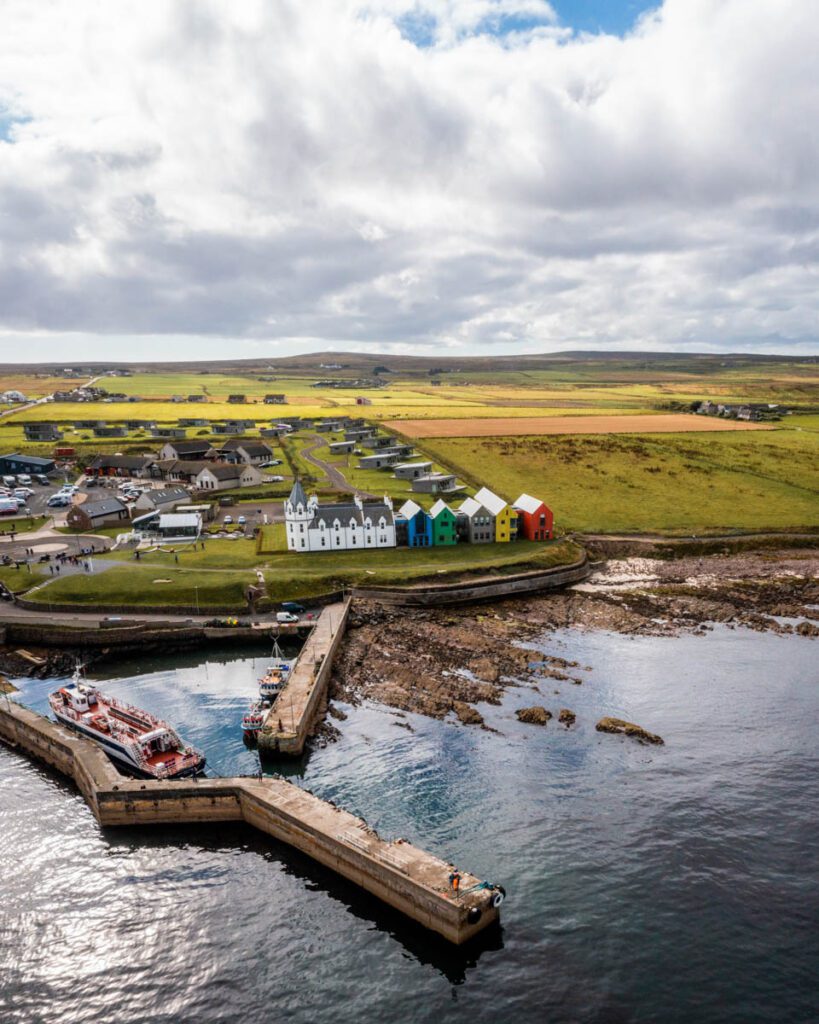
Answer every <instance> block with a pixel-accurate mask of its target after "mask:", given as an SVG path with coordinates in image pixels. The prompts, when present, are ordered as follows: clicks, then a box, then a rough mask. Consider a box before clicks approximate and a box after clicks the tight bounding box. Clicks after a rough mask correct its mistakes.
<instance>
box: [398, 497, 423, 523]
mask: <svg viewBox="0 0 819 1024" xmlns="http://www.w3.org/2000/svg"><path fill="white" fill-rule="evenodd" d="M420 511H421V506H420V505H416V504H415V502H414V501H413V500H412V498H410V499H409V500H408V501H405V502H404V504H403V505H402V506H401V508H399V509H398V514H399V515H400V516H404V518H405V519H412V517H413V516H417V515H418V513H419V512H420Z"/></svg>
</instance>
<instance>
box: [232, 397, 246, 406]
mask: <svg viewBox="0 0 819 1024" xmlns="http://www.w3.org/2000/svg"><path fill="white" fill-rule="evenodd" d="M227 400H228V405H243V404H244V403H245V402H246V401H247V396H246V395H228V399H227Z"/></svg>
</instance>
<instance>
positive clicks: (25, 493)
mask: <svg viewBox="0 0 819 1024" xmlns="http://www.w3.org/2000/svg"><path fill="white" fill-rule="evenodd" d="M32 494H34V491H32V489H31V488H30V487H15V488H14V497H15V498H30V497H31V496H32Z"/></svg>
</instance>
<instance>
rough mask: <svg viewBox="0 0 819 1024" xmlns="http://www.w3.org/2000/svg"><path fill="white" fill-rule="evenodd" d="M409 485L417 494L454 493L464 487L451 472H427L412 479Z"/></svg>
mask: <svg viewBox="0 0 819 1024" xmlns="http://www.w3.org/2000/svg"><path fill="white" fill-rule="evenodd" d="M410 487H411V488H412V489H413V491H415V492H416V493H417V494H454V493H455V492H456V491H463V490H464V489H465V488H464V485H463V484H459V483H458V482H457V480H456V478H455V476H454V475H453V474H452V473H427V474H426V475H425V476H419V477H416V478H415V479H414V480H412V482H411V483H410Z"/></svg>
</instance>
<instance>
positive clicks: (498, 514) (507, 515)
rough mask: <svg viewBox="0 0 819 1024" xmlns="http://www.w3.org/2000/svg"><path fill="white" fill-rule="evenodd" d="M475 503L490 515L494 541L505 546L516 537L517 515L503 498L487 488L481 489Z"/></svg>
mask: <svg viewBox="0 0 819 1024" xmlns="http://www.w3.org/2000/svg"><path fill="white" fill-rule="evenodd" d="M475 501H477V502H479V503H480V504H481V505H482V506H483V507H484V508H485V509H489V512H490V513H491V514H492V517H493V519H494V522H495V537H494V540H495V541H497V542H498V543H502V544H505V543H508V542H509V541H510V540H514V539H515V537H517V533H518V514H517V512H516V511H515V510H514V509H513V508H512V507H511V506H510V505H507V504H506V502H505V501H504V500H503V498H499V497H498V495H497V494H494V493H493V492H492V491H490V490H489V488H488V487H482V488H481V489H480V490H479V491H478V493H477V494H476V495H475Z"/></svg>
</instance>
